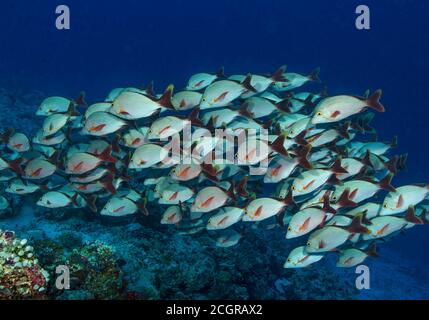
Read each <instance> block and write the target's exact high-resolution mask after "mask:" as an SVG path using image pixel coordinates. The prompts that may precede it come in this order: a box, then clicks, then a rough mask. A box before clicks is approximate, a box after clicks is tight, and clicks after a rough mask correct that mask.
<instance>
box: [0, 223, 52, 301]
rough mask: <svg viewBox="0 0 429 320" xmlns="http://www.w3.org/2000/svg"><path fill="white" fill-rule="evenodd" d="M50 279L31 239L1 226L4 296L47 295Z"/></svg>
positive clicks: (1, 289) (0, 294)
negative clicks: (23, 237)
mask: <svg viewBox="0 0 429 320" xmlns="http://www.w3.org/2000/svg"><path fill="white" fill-rule="evenodd" d="M48 281H49V276H48V273H47V272H46V271H45V270H44V269H43V268H42V267H41V266H40V264H39V261H38V260H37V258H36V257H35V255H34V250H33V247H32V246H30V245H28V243H27V240H26V239H22V240H20V239H18V238H17V237H16V236H15V233H14V232H12V231H1V230H0V299H24V298H25V299H42V298H45V297H46V296H45V292H46V286H47V283H48Z"/></svg>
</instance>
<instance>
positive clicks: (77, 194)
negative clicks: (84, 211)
mask: <svg viewBox="0 0 429 320" xmlns="http://www.w3.org/2000/svg"><path fill="white" fill-rule="evenodd" d="M78 196H79V193H77V192H76V193H75V194H74V195H73V197H71V198H70V201H71V203H72V204H73V205H74V206H76V207H79V203H78V202H77V197H78Z"/></svg>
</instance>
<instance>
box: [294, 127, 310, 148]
mask: <svg viewBox="0 0 429 320" xmlns="http://www.w3.org/2000/svg"><path fill="white" fill-rule="evenodd" d="M307 133H308V130H304V131H302V132H301V133H300V134H299V135H297V136H296V137H295V138H294V141H295V142H296V143H297V144H299V145H301V146H305V145H307V144H308V142H307V140H305V136H306V135H307Z"/></svg>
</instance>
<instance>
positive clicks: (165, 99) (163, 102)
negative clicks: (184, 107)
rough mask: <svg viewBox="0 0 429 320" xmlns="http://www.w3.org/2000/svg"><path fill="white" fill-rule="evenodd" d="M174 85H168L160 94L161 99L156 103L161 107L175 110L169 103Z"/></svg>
mask: <svg viewBox="0 0 429 320" xmlns="http://www.w3.org/2000/svg"><path fill="white" fill-rule="evenodd" d="M173 90H174V85H172V84H170V85H169V86H168V87H167V89H166V90H165V91H164V93H163V94H162V96H161V98H159V100H158V101H157V102H158V104H159V105H160V106H161V107H164V108H168V109H172V110H175V109H174V107H173V104H172V103H171V97H172V95H173Z"/></svg>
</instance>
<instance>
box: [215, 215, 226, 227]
mask: <svg viewBox="0 0 429 320" xmlns="http://www.w3.org/2000/svg"><path fill="white" fill-rule="evenodd" d="M226 220H228V216H225V217H223V218H222V220H220V221H219V222H218V223H217V225H218V226H220V225H221V224H224V223H225V222H226Z"/></svg>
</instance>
